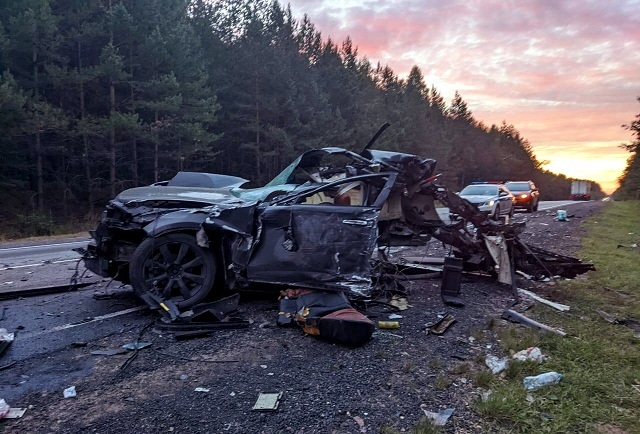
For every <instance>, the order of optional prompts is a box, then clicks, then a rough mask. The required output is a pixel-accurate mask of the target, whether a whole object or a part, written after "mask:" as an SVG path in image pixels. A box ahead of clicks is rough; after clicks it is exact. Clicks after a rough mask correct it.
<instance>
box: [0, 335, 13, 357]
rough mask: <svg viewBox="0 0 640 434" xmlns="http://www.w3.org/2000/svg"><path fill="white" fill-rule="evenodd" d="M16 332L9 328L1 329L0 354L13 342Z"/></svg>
mask: <svg viewBox="0 0 640 434" xmlns="http://www.w3.org/2000/svg"><path fill="white" fill-rule="evenodd" d="M14 337H15V334H14V333H9V332H8V331H7V329H0V354H2V352H3V351H4V350H5V349H6V348H7V347H8V346H9V345H10V344H11V342H13V339H14Z"/></svg>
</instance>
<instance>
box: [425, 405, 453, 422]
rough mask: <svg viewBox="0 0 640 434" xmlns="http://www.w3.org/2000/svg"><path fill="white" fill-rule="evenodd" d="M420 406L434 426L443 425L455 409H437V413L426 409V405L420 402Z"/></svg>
mask: <svg viewBox="0 0 640 434" xmlns="http://www.w3.org/2000/svg"><path fill="white" fill-rule="evenodd" d="M420 408H421V409H422V411H423V412H424V415H425V416H427V418H429V419H430V420H431V421H432V423H433V425H435V426H445V425H446V424H447V421H448V420H449V418H450V417H451V415H452V414H453V412H454V411H455V410H456V409H455V408H447V409H445V410H442V411H439V412H438V413H435V412H432V411H429V410H427V407H426V405H424V404H422V405H421V406H420Z"/></svg>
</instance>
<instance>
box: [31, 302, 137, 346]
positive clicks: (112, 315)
mask: <svg viewBox="0 0 640 434" xmlns="http://www.w3.org/2000/svg"><path fill="white" fill-rule="evenodd" d="M144 309H149V306H138V307H132V308H130V309H125V310H121V311H118V312H113V313H108V314H106V315H101V316H97V317H95V318H93V319H92V320H90V321H85V322H79V323H71V324H64V325H61V326H57V327H54V328H52V329H48V330H42V331H39V332H32V333H25V334H20V339H29V338H34V337H36V336H42V335H46V334H49V333H54V332H59V331H62V330H68V329H72V328H74V327H80V326H83V325H87V324H91V323H94V322H98V321H102V320H105V319H110V318H116V317H118V316H122V315H127V314H130V313H133V312H138V311H140V310H144Z"/></svg>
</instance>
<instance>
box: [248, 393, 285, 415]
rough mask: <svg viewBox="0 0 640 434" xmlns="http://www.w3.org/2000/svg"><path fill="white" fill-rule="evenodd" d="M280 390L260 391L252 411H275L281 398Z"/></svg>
mask: <svg viewBox="0 0 640 434" xmlns="http://www.w3.org/2000/svg"><path fill="white" fill-rule="evenodd" d="M282 394H283V393H282V392H277V393H260V395H258V399H257V400H256V403H255V404H254V405H253V408H252V409H251V410H252V411H276V410H277V409H278V406H279V405H280V400H281V399H282Z"/></svg>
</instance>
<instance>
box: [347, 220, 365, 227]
mask: <svg viewBox="0 0 640 434" xmlns="http://www.w3.org/2000/svg"><path fill="white" fill-rule="evenodd" d="M342 224H345V225H353V226H371V222H370V221H368V220H342Z"/></svg>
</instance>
